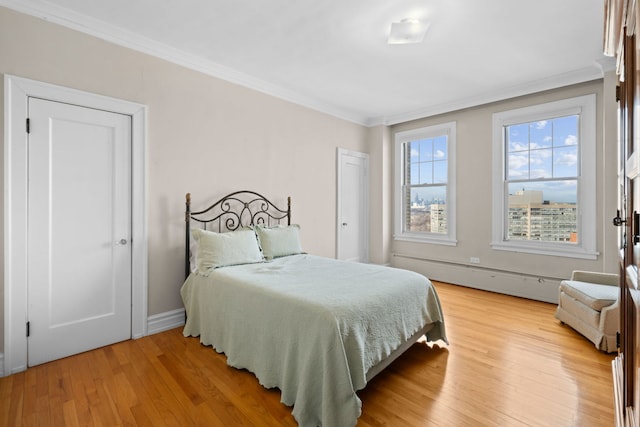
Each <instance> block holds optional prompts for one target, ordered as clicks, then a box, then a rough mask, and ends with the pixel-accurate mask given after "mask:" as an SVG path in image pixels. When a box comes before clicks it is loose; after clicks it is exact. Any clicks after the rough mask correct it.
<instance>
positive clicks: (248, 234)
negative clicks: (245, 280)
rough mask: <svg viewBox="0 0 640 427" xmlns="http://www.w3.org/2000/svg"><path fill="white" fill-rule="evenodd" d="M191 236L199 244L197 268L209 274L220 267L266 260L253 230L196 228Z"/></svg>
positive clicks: (200, 271)
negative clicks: (221, 231)
mask: <svg viewBox="0 0 640 427" xmlns="http://www.w3.org/2000/svg"><path fill="white" fill-rule="evenodd" d="M191 236H192V237H193V239H194V240H195V241H196V244H197V245H198V248H197V251H196V268H197V269H198V272H199V273H200V274H204V275H207V274H209V273H210V272H211V271H212V270H214V269H216V268H218V267H224V266H227V265H237V264H251V263H256V262H262V261H264V258H263V257H262V254H261V253H260V247H259V246H258V241H257V239H256V235H255V233H254V232H253V231H252V230H240V231H232V232H228V233H214V232H212V231H206V230H201V229H199V228H194V229H192V230H191Z"/></svg>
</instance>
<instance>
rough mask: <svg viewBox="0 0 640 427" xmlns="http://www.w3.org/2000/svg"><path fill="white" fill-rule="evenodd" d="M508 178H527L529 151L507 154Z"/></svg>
mask: <svg viewBox="0 0 640 427" xmlns="http://www.w3.org/2000/svg"><path fill="white" fill-rule="evenodd" d="M507 178H508V179H529V152H528V151H524V152H519V153H511V154H509V169H508V170H507Z"/></svg>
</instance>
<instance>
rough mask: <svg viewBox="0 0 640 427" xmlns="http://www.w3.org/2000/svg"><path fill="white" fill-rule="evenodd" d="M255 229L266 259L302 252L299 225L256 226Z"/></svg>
mask: <svg viewBox="0 0 640 427" xmlns="http://www.w3.org/2000/svg"><path fill="white" fill-rule="evenodd" d="M255 230H256V234H257V235H258V240H259V241H260V246H261V247H262V255H264V257H265V258H266V259H273V258H278V257H282V256H287V255H295V254H300V253H302V245H301V244H300V226H299V225H288V226H275V227H262V226H257V227H255Z"/></svg>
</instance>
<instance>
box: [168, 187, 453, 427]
mask: <svg viewBox="0 0 640 427" xmlns="http://www.w3.org/2000/svg"><path fill="white" fill-rule="evenodd" d="M185 223H186V234H185V246H186V249H185V275H186V280H185V282H184V284H183V286H182V288H181V291H180V292H181V296H182V299H183V302H184V305H185V310H186V314H187V317H186V322H185V327H184V331H183V333H184V335H185V336H193V337H199V338H200V342H201V343H202V344H204V345H207V346H209V345H210V346H212V347H213V348H214V349H215V350H216V351H217V352H219V353H224V354H225V355H226V357H227V364H229V365H230V366H233V367H235V368H239V369H247V370H249V371H251V372H253V373H254V374H255V376H256V377H257V378H258V380H259V382H260V384H261V385H263V386H264V387H266V388H272V387H277V388H279V389H280V391H281V401H282V402H283V403H284V404H285V405H289V406H293V411H292V414H293V416H294V418H295V419H296V421H297V422H298V424H299V425H301V426H320V425H323V426H353V425H355V424H356V423H357V419H358V417H359V416H360V414H361V406H362V404H361V401H360V399H359V398H358V396H357V394H356V392H357V391H358V390H361V389H363V388H364V387H365V386H366V384H367V382H368V381H369V380H370V379H371V378H373V377H374V376H375V375H376V374H378V373H379V372H381V371H382V370H383V369H384V368H385V367H386V366H388V365H389V364H390V363H391V362H392V361H393V360H395V359H396V358H397V357H398V356H399V355H401V354H402V352H404V351H405V350H406V349H408V348H409V347H410V346H411V345H413V344H414V343H415V342H416V341H417V340H418V339H420V338H421V337H423V336H425V337H426V340H427V341H428V342H435V341H438V340H442V341H444V342H445V343H446V342H447V337H446V333H445V327H444V318H443V315H442V310H441V306H440V302H439V300H438V296H437V294H436V291H435V289H434V288H433V286H432V285H431V283H430V282H429V280H428V279H427V278H425V277H424V276H422V275H420V274H417V273H414V272H410V271H406V270H399V269H394V268H391V267H384V266H379V265H372V264H358V263H352V262H346V261H338V260H335V259H330V258H324V257H318V256H314V255H311V254H307V253H305V252H304V251H303V250H302V247H301V244H300V238H299V232H300V227H299V226H298V225H295V224H291V199H290V198H288V199H287V206H286V208H279V207H277V206H276V205H274V204H273V203H272V202H271V201H269V200H268V199H266V198H265V197H263V196H262V195H260V194H258V193H255V192H251V191H238V192H234V193H231V194H229V195H227V196H225V197H223V198H221V199H219V200H218V201H216V202H215V203H213V204H212V205H211V206H209V207H208V208H206V209H204V210H201V211H198V212H191V197H190V195H189V194H187V197H186V211H185Z"/></svg>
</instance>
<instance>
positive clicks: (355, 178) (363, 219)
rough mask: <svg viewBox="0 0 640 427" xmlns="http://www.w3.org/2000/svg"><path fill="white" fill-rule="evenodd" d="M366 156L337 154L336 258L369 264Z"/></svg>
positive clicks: (343, 152) (346, 153)
mask: <svg viewBox="0 0 640 427" xmlns="http://www.w3.org/2000/svg"><path fill="white" fill-rule="evenodd" d="M368 169H369V156H368V155H367V154H364V153H357V152H352V151H347V150H342V149H339V150H338V233H337V258H338V259H341V260H347V261H355V262H368V258H369V256H368V253H369V251H368V249H369V248H368V245H369V243H368V242H369V238H368V237H369V211H368V210H369V206H368V204H369V202H368V200H369V198H368V191H369V190H368V188H369V186H368V179H369V178H368V175H369V173H368Z"/></svg>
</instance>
